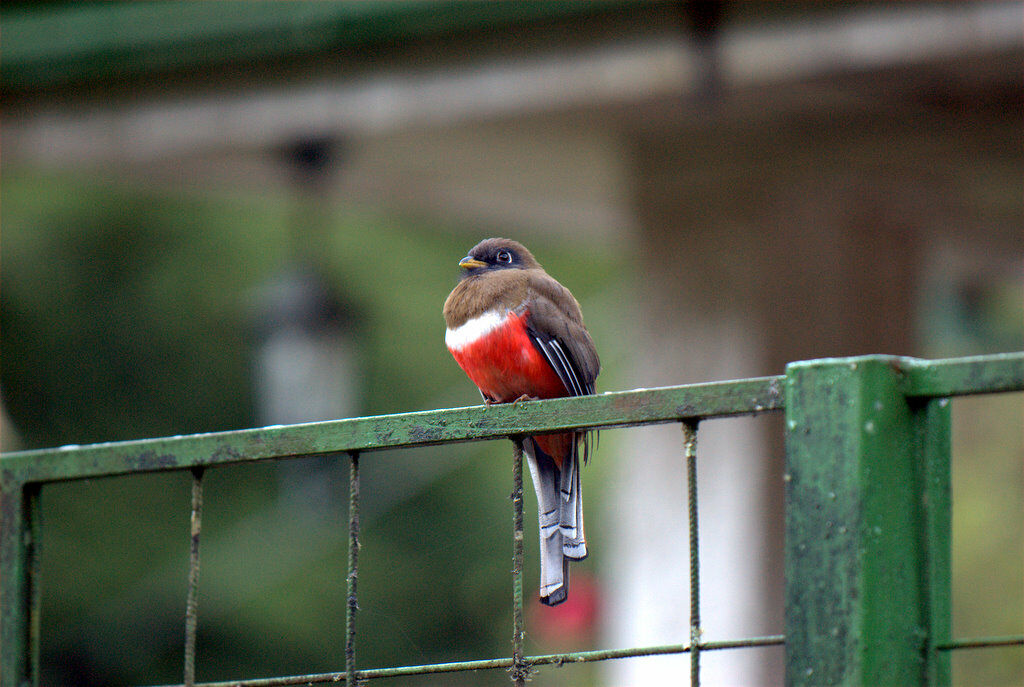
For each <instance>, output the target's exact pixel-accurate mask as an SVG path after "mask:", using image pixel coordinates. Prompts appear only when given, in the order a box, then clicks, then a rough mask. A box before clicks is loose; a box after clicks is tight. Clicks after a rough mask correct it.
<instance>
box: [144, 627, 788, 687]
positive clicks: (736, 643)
mask: <svg viewBox="0 0 1024 687" xmlns="http://www.w3.org/2000/svg"><path fill="white" fill-rule="evenodd" d="M783 644H785V638H784V637H783V636H782V635H767V636H764V637H750V638H747V639H736V640H728V641H720V642H701V643H700V644H699V645H698V648H699V649H700V650H701V651H720V650H723V649H750V648H758V647H768V646H781V645H783ZM691 651H692V647H691V646H690V645H689V644H663V645H660V646H647V647H634V648H631V649H597V650H593V651H577V652H573V653H563V654H541V655H537V656H525V657H523V661H524V663H526V664H528V665H531V666H540V665H568V664H570V663H591V662H593V661H608V660H613V659H619V658H639V657H642V656H664V655H668V654H685V653H690V652H691ZM512 665H513V659H512V658H494V659H483V660H478V661H453V662H451V663H429V664H425V665H418V666H401V667H397V668H371V669H367V670H358V671H356V675H357V676H358V678H359V679H360V680H374V679H380V678H389V677H401V676H409V675H430V674H435V673H454V672H462V671H473V670H498V669H506V670H507V669H508V668H511V667H512ZM347 678H348V673H346V672H338V673H314V674H311V675H289V676H287V677H273V678H257V679H254V680H230V681H226V682H201V683H198V682H197V683H196V685H195V687H284V686H286V685H309V684H324V683H339V682H343V681H345V680H346V679H347ZM163 687H178V686H177V685H165V686H163Z"/></svg>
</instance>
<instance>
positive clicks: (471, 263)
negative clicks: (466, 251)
mask: <svg viewBox="0 0 1024 687" xmlns="http://www.w3.org/2000/svg"><path fill="white" fill-rule="evenodd" d="M459 267H461V268H462V269H464V270H471V269H474V268H476V267H487V263H486V262H484V261H483V260H477V259H476V258H471V257H469V256H468V255H467V256H466V257H464V258H462V260H459Z"/></svg>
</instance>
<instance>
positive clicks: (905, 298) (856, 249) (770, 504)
mask: <svg viewBox="0 0 1024 687" xmlns="http://www.w3.org/2000/svg"><path fill="white" fill-rule="evenodd" d="M860 124H862V125H863V126H862V127H860V128H858V127H856V126H850V125H849V124H848V125H847V126H846V128H845V130H844V133H845V134H846V136H845V138H843V139H842V140H836V141H834V143H833V144H832V146H831V148H829V147H826V148H825V149H824V150H821V151H817V152H816V154H815V155H814V156H813V157H805V156H802V155H800V154H799V151H800V150H801V147H802V146H803V145H804V143H805V142H806V140H817V141H821V140H832V139H830V138H828V137H830V136H832V135H833V134H834V128H835V126H836V121H835V119H834V117H833V116H832V115H830V114H826V115H825V116H822V117H821V118H818V119H808V120H807V121H806V122H805V123H803V124H802V125H800V126H797V125H793V124H791V125H790V126H788V127H786V128H785V130H784V133H783V132H782V131H781V130H779V129H777V128H775V127H772V126H764V127H743V126H736V127H734V128H730V127H729V126H719V127H704V128H702V127H701V126H700V125H693V126H685V125H682V124H675V125H672V124H666V125H665V126H663V127H661V129H660V130H654V129H652V130H650V131H647V132H644V133H643V134H639V135H638V136H637V137H636V139H635V141H634V144H635V145H634V159H635V161H636V174H637V176H636V207H637V213H638V218H639V220H640V224H641V227H642V229H641V231H640V234H639V237H640V238H639V245H640V249H639V251H638V254H639V267H640V269H641V270H645V271H646V273H645V274H644V275H643V277H642V282H641V288H640V301H639V304H638V307H637V309H636V315H635V318H636V320H635V321H637V322H639V323H640V333H639V336H640V337H641V339H640V340H639V341H638V342H637V345H636V347H635V348H636V351H637V354H636V360H635V365H636V366H637V369H638V377H639V378H641V379H643V380H644V382H643V383H644V385H650V386H654V385H665V384H680V383H688V382H704V381H713V380H723V379H733V378H738V377H747V376H762V375H768V374H779V373H782V372H784V365H785V363H786V362H788V361H791V360H799V359H804V358H812V357H823V356H838V355H853V354H857V353H893V354H913V353H914V352H915V351H914V350H913V348H912V344H911V342H912V339H913V332H914V317H913V310H912V305H913V300H914V299H913V294H914V289H915V284H917V283H919V280H920V275H921V271H922V262H921V257H922V256H921V250H920V243H921V237H922V236H923V235H924V234H925V232H926V231H927V227H928V221H929V218H928V215H927V213H926V212H925V211H924V209H925V208H927V207H928V206H929V203H928V202H927V201H923V200H922V199H921V194H922V188H925V187H926V185H922V184H920V183H919V182H917V181H916V180H914V179H912V178H910V177H908V176H907V175H906V174H903V175H896V174H894V173H893V172H892V168H893V167H894V166H895V165H894V163H893V162H892V156H893V155H895V154H898V153H897V152H896V151H895V150H894V147H893V146H892V143H891V141H893V140H899V137H898V135H897V136H894V135H893V132H888V131H882V132H879V131H877V130H876V127H875V125H874V123H873V122H871V121H866V122H862V123H860ZM887 141H888V143H887ZM876 148H877V153H876ZM883 150H885V151H886V154H885V155H883V154H882V151H883ZM897 168H898V167H897ZM782 456H783V446H782V422H781V418H780V417H778V416H771V417H765V418H760V419H750V418H738V419H728V420H716V421H709V422H705V423H702V425H701V432H700V435H699V440H698V462H699V468H698V470H699V487H700V490H699V491H700V524H701V537H702V539H701V555H702V561H701V575H702V578H701V581H702V587H701V595H702V613H701V617H702V620H703V630H704V639H705V640H718V639H727V638H728V639H736V638H741V637H749V636H754V635H764V634H779V633H781V632H782V631H783V621H782V584H783V571H782V565H783V558H782V508H783V482H782ZM617 464H618V465H619V466H621V474H620V476H619V482H618V483H619V484H621V485H622V488H621V489H619V490H617V491H616V492H615V494H616V496H617V498H618V502H616V503H614V504H612V506H611V507H612V508H613V509H614V512H615V513H616V517H615V518H614V519H613V520H612V522H613V523H614V524H615V525H616V526H617V527H618V530H617V532H616V533H615V534H613V537H614V539H615V542H614V543H613V548H614V549H615V550H616V551H617V552H619V555H618V556H617V558H616V560H615V564H614V565H615V567H614V568H613V570H612V571H611V577H612V579H611V580H610V581H609V582H610V585H609V587H610V588H611V589H615V590H617V591H618V593H617V594H616V595H615V597H616V598H613V599H612V601H611V603H612V607H611V608H610V613H609V618H608V635H609V636H608V638H607V644H608V645H610V646H635V645H645V644H664V643H671V642H686V641H687V640H688V635H689V628H688V621H689V596H688V587H687V579H688V571H689V561H688V558H687V555H688V549H687V545H686V542H687V517H686V501H685V494H686V491H685V484H686V481H685V466H684V459H683V452H682V436H681V432H680V431H679V429H678V428H677V427H674V426H670V427H664V428H653V429H650V430H645V431H644V433H643V434H642V436H641V437H637V438H636V439H634V440H632V441H631V442H630V443H629V449H628V455H625V456H623V457H622V458H621V459H620V460H619V461H618V462H617ZM782 657H783V654H782V650H781V649H779V648H775V649H759V650H751V649H744V650H735V651H722V652H713V653H709V654H705V655H704V657H703V658H702V666H703V668H704V669H703V671H702V684H705V685H737V684H742V685H772V684H781V680H782V673H781V666H782ZM607 670H608V671H609V673H608V680H607V682H608V684H614V685H644V686H645V687H646V686H648V685H668V684H672V685H679V684H685V683H686V680H687V675H688V658H687V657H686V656H675V657H663V658H657V659H650V660H648V659H645V660H638V661H621V662H615V663H614V664H609V665H608V666H607Z"/></svg>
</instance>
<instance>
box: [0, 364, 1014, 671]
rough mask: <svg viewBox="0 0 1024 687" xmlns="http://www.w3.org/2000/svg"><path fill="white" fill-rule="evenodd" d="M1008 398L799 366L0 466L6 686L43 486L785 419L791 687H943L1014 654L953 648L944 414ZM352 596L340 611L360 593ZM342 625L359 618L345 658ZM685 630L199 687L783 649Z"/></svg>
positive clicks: (34, 594)
mask: <svg viewBox="0 0 1024 687" xmlns="http://www.w3.org/2000/svg"><path fill="white" fill-rule="evenodd" d="M1003 391H1024V353H1009V354H1001V355H995V356H981V357H977V358H962V359H953V360H938V361H924V360H916V359H912V358H900V357H890V356H866V357H861V358H848V359H828V360H818V361H808V362H802V363H794V364H792V365H790V366H789V367H788V368H787V374H786V376H784V377H764V378H758V379H747V380H738V381H733V382H720V383H713V384H700V385H688V386H678V387H665V388H659V389H638V390H633V391H625V392H617V393H609V394H603V395H600V396H591V397H579V398H568V399H554V400H550V401H541V402H528V403H519V404H515V405H505V406H491V407H484V406H478V407H472V408H456V409H450V410H437V411H427V412H418V413H403V414H399V415H390V416H379V417H368V418H355V419H349V420H337V421H332V422H321V423H312V424H305V425H293V426H288V427H267V428H261V429H250V430H243V431H237V432H222V433H212V434H200V435H193V436H183V437H168V438H163V439H151V440H144V441H130V442H120V443H110V444H98V445H92V446H83V447H63V448H59V449H50V450H41V451H27V452H21V453H13V454H7V455H5V456H2V457H0V509H2V516H3V517H2V522H0V624H2V628H0V661H2V666H0V683H2V684H4V685H8V684H10V685H19V687H20V686H21V685H23V684H32V683H38V676H39V672H38V656H39V652H38V646H39V627H40V624H39V593H40V592H39V590H40V585H39V580H38V579H37V572H36V571H37V557H38V546H39V541H40V539H39V518H38V501H39V488H40V485H41V484H43V483H46V482H52V481H59V480H71V479H80V478H88V477H98V476H105V475H119V474H127V473H138V472H151V471H159V470H173V469H179V470H180V469H190V468H192V469H201V468H203V467H206V466H215V465H221V464H229V463H240V462H250V461H260V460H275V459H281V458H290V457H299V456H308V455H317V454H328V453H337V452H349V453H350V454H352V458H353V469H354V470H357V469H358V467H357V464H356V463H355V459H356V456H355V453H356V452H358V451H372V450H375V449H385V448H399V447H404V446H414V445H425V444H438V443H446V442H460V441H475V440H484V439H496V438H505V437H510V436H516V435H521V434H524V433H525V434H539V433H544V432H554V431H560V430H565V429H597V428H604V427H621V426H630V425H641V424H654V423H661V422H673V421H682V422H684V423H685V424H686V425H687V426H693V427H695V425H696V422H697V421H699V420H701V419H704V418H711V417H724V416H732V415H743V414H751V413H758V412H762V411H769V410H779V409H782V408H783V407H784V406H785V407H786V408H787V446H788V457H787V460H788V463H787V510H786V528H787V561H786V563H787V616H786V632H787V635H786V637H787V639H786V640H785V644H786V645H787V681H788V682H789V684H792V685H802V684H876V683H885V684H930V685H944V684H948V682H949V662H948V653H949V651H950V650H953V649H966V648H974V647H987V646H1016V645H1021V644H1024V637H1019V636H1017V637H995V638H980V639H957V640H951V639H949V631H950V628H949V621H950V617H949V616H950V609H949V515H950V503H949V407H948V406H949V403H948V401H947V400H946V399H945V398H943V397H946V396H955V395H965V394H975V393H996V392H1003ZM691 439H695V435H694V436H693V437H689V436H688V437H687V440H686V442H685V443H686V444H687V449H686V450H687V457H688V460H689V454H690V453H691V452H693V451H692V448H693V446H692V443H693V442H692V441H691ZM520 470H521V468H520ZM354 474H356V473H354ZM520 474H521V473H520ZM354 479H357V476H356V477H354ZM520 488H521V487H520ZM356 489H358V487H356ZM354 494H355V498H358V492H357V491H356V492H354ZM350 496H351V494H350ZM693 496H694V498H693V503H694V504H695V503H696V501H695V494H694V495H693ZM520 517H521V514H520ZM694 522H696V519H695V518H694ZM352 526H353V523H352V522H350V528H351V527H352ZM355 526H357V524H356V525H355ZM514 529H518V528H514ZM694 534H696V533H694ZM357 536H358V535H356V537H357ZM513 536H515V533H514V535H513ZM694 539H696V538H695V537H694ZM356 541H357V540H356ZM694 543H695V544H696V541H695V542H694ZM356 546H358V543H357V544H356ZM354 552H355V550H353V553H354ZM698 567H699V563H698ZM349 571H350V575H351V574H354V572H355V561H354V560H352V561H351V562H350V565H349ZM698 572H699V570H698ZM350 582H351V585H350V590H349V591H350V602H351V601H354V591H355V588H354V587H355V585H354V583H355V579H354V577H353V578H350ZM691 583H692V584H694V586H695V588H697V589H699V587H696V585H697V584H699V575H697V574H696V573H692V574H691ZM515 585H516V582H515V580H514V581H513V586H514V587H515ZM519 585H520V588H521V579H520V580H519ZM697 593H698V594H699V591H698V592H697ZM519 594H520V596H521V589H520V591H519ZM697 601H698V604H699V598H698V599H697ZM520 603H521V601H520ZM695 607H698V608H699V606H698V605H697V604H695ZM698 613H699V611H698ZM352 621H354V609H353V613H352V615H351V617H350V618H349V619H348V621H347V622H346V625H347V631H348V635H349V637H348V639H349V640H354V636H353V629H354V622H352ZM695 627H696V628H697V629H696V632H695V636H694V637H692V638H691V643H690V644H686V645H682V644H675V645H665V646H657V647H639V648H631V649H616V650H600V651H584V652H574V653H567V654H549V655H542V656H529V657H523V656H522V654H521V650H520V652H518V653H517V654H516V655H515V656H513V657H511V658H499V659H491V660H482V661H465V662H458V663H446V664H435V665H426V666H402V667H396V668H378V669H369V670H360V671H358V672H356V671H355V669H354V654H353V656H352V659H351V660H349V661H347V669H348V670H347V671H346V672H341V673H330V674H319V675H301V676H288V677H280V678H268V679H264V680H246V681H241V682H227V683H207V684H208V685H228V684H231V685H236V684H237V685H245V686H247V687H269V686H270V685H292V684H308V683H314V682H337V681H339V680H348V681H349V682H352V681H355V680H358V681H362V680H364V679H371V678H383V677H397V676H400V675H417V674H427V673H440V672H450V671H461V670H484V669H494V668H505V669H509V668H513V667H516V666H518V667H520V668H522V667H524V666H535V665H544V664H559V665H561V664H563V663H575V662H587V661H601V660H608V659H616V658H628V657H633V656H649V655H657V654H668V653H685V652H692V653H693V654H695V656H694V661H693V663H694V664H695V665H697V666H699V652H700V651H711V650H716V649H727V648H742V647H747V646H772V645H778V644H782V643H783V638H782V636H771V637H761V638H750V639H741V640H735V641H726V642H700V641H699V615H698V616H696V621H695ZM515 631H516V633H517V634H518V633H520V632H521V626H519V625H517V627H516V629H515ZM353 646H354V645H353V644H352V643H351V641H350V643H349V644H348V647H349V648H351V647H353ZM694 649H696V651H694Z"/></svg>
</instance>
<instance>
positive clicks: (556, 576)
mask: <svg viewBox="0 0 1024 687" xmlns="http://www.w3.org/2000/svg"><path fill="white" fill-rule="evenodd" d="M577 444H578V442H577V440H576V438H575V437H574V439H573V448H572V451H570V455H569V456H568V457H566V458H565V459H564V460H563V462H562V469H559V468H558V466H557V465H556V464H555V461H554V460H553V459H552V458H551V456H549V455H548V454H547V453H545V452H544V451H543V450H542V449H541V448H540V447H539V446H538V445H537V443H536V442H535V441H534V440H533V438H528V439H526V441H525V442H523V448H524V450H525V453H526V462H527V464H528V465H529V467H530V476H531V477H532V478H533V488H534V490H536V492H537V511H538V519H539V524H540V600H541V602H542V603H545V604H547V605H548V606H554V605H556V604H559V603H561V602H563V601H565V599H566V597H567V596H568V594H569V561H570V560H575V561H579V560H583V559H584V558H586V557H587V542H586V538H585V535H584V530H583V490H582V488H581V485H580V458H579V455H578V451H577V450H576V445H577Z"/></svg>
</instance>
